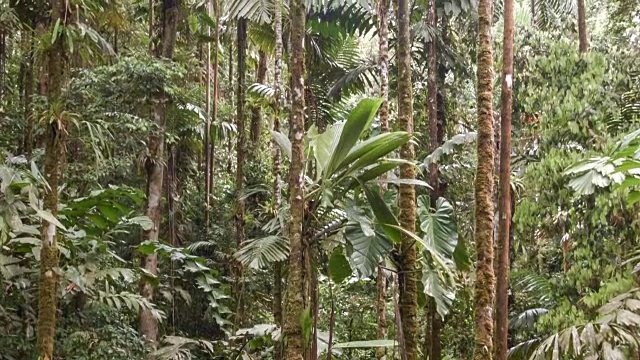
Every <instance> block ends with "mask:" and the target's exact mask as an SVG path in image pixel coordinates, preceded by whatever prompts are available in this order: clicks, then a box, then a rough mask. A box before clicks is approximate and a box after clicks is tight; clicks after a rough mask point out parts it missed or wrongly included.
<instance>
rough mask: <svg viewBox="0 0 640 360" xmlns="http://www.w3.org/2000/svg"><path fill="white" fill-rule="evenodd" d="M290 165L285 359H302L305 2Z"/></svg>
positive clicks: (294, 49)
mask: <svg viewBox="0 0 640 360" xmlns="http://www.w3.org/2000/svg"><path fill="white" fill-rule="evenodd" d="M289 7H290V11H289V13H290V17H291V37H290V39H291V60H290V61H291V64H290V66H289V68H290V71H291V97H292V101H291V124H290V132H289V138H290V140H291V162H290V164H289V204H290V205H289V209H290V210H289V212H290V216H291V217H290V220H289V241H290V247H291V253H290V255H289V275H288V281H287V295H286V305H285V311H286V313H285V319H284V331H283V332H284V341H285V350H284V358H285V359H287V360H302V359H304V354H305V347H306V345H307V344H305V336H304V334H303V332H302V328H301V326H300V322H301V319H302V317H303V314H304V309H305V306H306V305H307V304H308V301H307V299H306V297H307V294H306V292H305V291H304V290H303V289H305V279H304V273H305V260H304V256H305V245H304V242H303V238H302V237H303V234H304V232H303V228H302V222H303V215H304V104H305V99H304V90H305V88H304V76H305V66H304V58H305V55H304V35H305V21H306V19H305V17H306V2H305V1H303V0H291V1H290V3H289Z"/></svg>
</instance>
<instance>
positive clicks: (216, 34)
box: [208, 0, 220, 205]
mask: <svg viewBox="0 0 640 360" xmlns="http://www.w3.org/2000/svg"><path fill="white" fill-rule="evenodd" d="M213 1H215V3H214V6H215V9H214V11H215V13H216V28H215V30H214V36H213V37H214V39H215V40H214V44H215V45H214V46H215V47H216V48H215V52H214V56H213V106H212V114H211V123H212V124H213V126H214V127H215V126H216V123H217V121H218V98H219V97H220V93H219V92H220V84H219V80H218V79H219V76H218V75H219V74H218V71H219V70H218V68H219V66H218V64H219V63H220V0H213ZM216 134H217V132H216ZM209 146H210V148H209V154H210V155H209V176H208V177H209V196H211V192H212V191H213V189H214V186H215V181H214V180H215V175H214V174H215V171H214V170H215V167H216V137H211V134H209ZM208 201H209V205H211V199H210V198H209V200H208Z"/></svg>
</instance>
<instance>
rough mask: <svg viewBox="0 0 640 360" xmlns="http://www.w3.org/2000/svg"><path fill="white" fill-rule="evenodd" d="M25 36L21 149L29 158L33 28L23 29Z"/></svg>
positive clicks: (31, 148) (31, 117) (30, 146)
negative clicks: (22, 140) (22, 136)
mask: <svg viewBox="0 0 640 360" xmlns="http://www.w3.org/2000/svg"><path fill="white" fill-rule="evenodd" d="M24 31H25V36H26V37H27V46H28V47H29V49H28V53H27V56H26V58H25V73H24V80H23V86H24V95H23V104H24V121H25V123H26V129H25V134H24V142H23V146H22V149H23V150H24V153H25V154H26V156H27V159H31V153H32V152H33V120H34V119H33V115H32V113H31V97H32V96H33V85H34V84H33V68H34V44H33V35H34V34H33V30H30V29H29V30H24Z"/></svg>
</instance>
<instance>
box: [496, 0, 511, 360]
mask: <svg viewBox="0 0 640 360" xmlns="http://www.w3.org/2000/svg"><path fill="white" fill-rule="evenodd" d="M513 7H514V4H513V0H505V1H504V37H503V44H504V45H503V53H502V64H503V68H502V92H501V110H500V116H501V124H500V195H499V200H498V209H499V210H498V213H499V216H500V219H499V220H498V222H499V230H498V274H497V287H496V334H495V343H496V359H497V360H506V359H507V351H508V350H509V347H508V342H507V340H508V325H509V319H508V310H509V243H510V241H509V238H510V227H511V179H510V176H511V112H512V92H511V89H512V87H513V31H514V14H513V12H514V10H513Z"/></svg>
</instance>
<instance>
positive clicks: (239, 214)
mask: <svg viewBox="0 0 640 360" xmlns="http://www.w3.org/2000/svg"><path fill="white" fill-rule="evenodd" d="M236 30H237V32H236V34H237V36H236V41H237V43H238V58H237V61H238V71H237V79H238V80H237V83H236V86H237V90H236V96H237V102H236V128H237V129H238V138H237V139H236V208H235V214H234V225H235V230H236V231H235V233H236V246H237V248H238V249H240V248H241V247H242V245H243V244H244V199H243V192H244V165H245V158H246V153H247V149H246V148H247V135H246V130H245V123H244V120H245V119H244V109H245V98H246V89H245V75H246V74H245V73H246V67H247V20H246V19H239V20H238V22H237V28H236ZM236 266H237V269H236V270H237V271H236V274H235V276H236V289H235V297H236V299H235V300H236V306H237V311H236V321H235V325H236V326H240V327H242V326H244V325H245V322H246V319H245V304H244V279H243V278H244V274H243V270H242V265H241V264H240V263H239V262H238V263H237V264H236Z"/></svg>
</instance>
